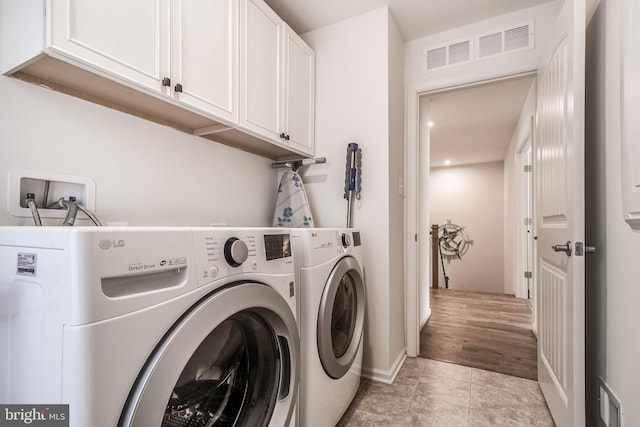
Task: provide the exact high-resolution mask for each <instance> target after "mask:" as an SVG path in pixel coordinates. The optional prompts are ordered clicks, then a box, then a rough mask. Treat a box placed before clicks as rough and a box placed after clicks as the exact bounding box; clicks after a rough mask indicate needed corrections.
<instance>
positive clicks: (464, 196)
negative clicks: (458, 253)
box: [429, 162, 504, 293]
mask: <svg viewBox="0 0 640 427" xmlns="http://www.w3.org/2000/svg"><path fill="white" fill-rule="evenodd" d="M503 180H504V175H503V163H502V162H491V163H478V164H472V165H463V166H453V167H438V168H431V182H430V187H429V192H430V201H431V211H430V217H431V223H432V224H438V225H442V224H446V223H447V221H448V220H451V222H452V223H453V224H456V225H459V226H462V227H465V229H464V231H465V232H466V233H467V235H468V236H469V238H470V239H471V240H473V244H472V245H470V246H469V250H468V251H467V253H466V254H465V255H464V256H463V257H462V260H452V261H451V262H450V263H447V261H446V260H445V262H444V264H445V269H446V273H447V276H449V287H450V288H451V289H462V290H468V291H477V292H495V293H503V292H504V275H503V271H504V260H503V255H504V239H503V232H504V225H503V223H504V221H503V220H504V210H503V201H504V195H503V188H504V181H503ZM439 274H440V277H441V278H442V266H441V265H439ZM440 287H444V280H441V282H440Z"/></svg>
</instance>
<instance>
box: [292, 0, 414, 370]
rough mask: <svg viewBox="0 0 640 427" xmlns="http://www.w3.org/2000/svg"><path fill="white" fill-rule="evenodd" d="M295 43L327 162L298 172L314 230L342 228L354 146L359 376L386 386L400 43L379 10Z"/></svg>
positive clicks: (400, 332) (396, 351)
mask: <svg viewBox="0 0 640 427" xmlns="http://www.w3.org/2000/svg"><path fill="white" fill-rule="evenodd" d="M302 37H303V38H304V39H305V41H306V42H307V43H308V44H309V45H310V46H311V47H312V48H313V49H314V51H315V52H316V144H317V148H316V155H317V156H322V157H326V158H327V164H326V165H318V166H315V167H310V168H308V170H307V171H306V172H305V174H304V176H303V178H304V181H305V183H306V187H305V188H306V190H307V194H308V197H309V203H310V204H311V205H312V207H313V208H314V212H315V218H316V225H317V226H319V227H344V226H345V225H346V208H347V207H346V201H345V200H344V199H343V188H344V171H345V153H346V145H347V144H348V143H350V142H356V143H358V144H359V146H360V148H361V149H362V163H363V166H362V199H361V200H360V201H359V202H358V203H357V204H356V205H355V208H354V212H353V226H354V227H357V228H360V229H361V230H362V240H363V249H364V264H365V265H364V267H365V275H366V282H367V323H366V325H365V342H364V362H363V363H364V366H363V371H364V374H365V375H367V376H370V377H373V378H376V379H379V380H381V381H388V380H390V379H391V378H392V377H393V375H394V373H395V371H396V369H397V368H398V367H399V366H398V365H399V362H400V361H401V360H402V359H401V357H402V355H403V354H404V329H403V325H404V323H403V322H404V305H403V304H404V302H403V301H404V300H403V288H402V286H403V285H404V281H403V277H402V252H401V248H398V246H399V245H400V242H401V239H402V222H401V221H402V217H401V215H399V213H398V212H399V209H401V206H400V207H398V204H401V203H402V202H401V199H400V197H399V196H398V195H397V182H398V177H401V176H402V173H403V172H402V150H403V146H402V133H401V131H402V112H401V108H402V107H401V100H402V93H398V92H400V91H401V90H402V87H401V86H400V84H401V83H400V82H401V79H402V75H403V70H402V60H401V58H400V59H397V57H398V55H402V44H401V39H400V38H399V33H398V30H397V28H395V24H394V23H393V20H392V19H391V18H390V16H389V10H388V8H386V7H384V8H381V9H377V10H375V11H372V12H369V13H366V14H364V15H360V16H357V17H355V18H352V19H349V20H346V21H343V22H341V23H338V24H334V25H331V26H328V27H325V28H322V29H319V30H316V31H312V32H309V33H306V34H303V35H302ZM396 51H399V52H400V53H397V52H396ZM392 61H397V63H393V64H392ZM398 122H399V123H398Z"/></svg>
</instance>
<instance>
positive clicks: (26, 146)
mask: <svg viewBox="0 0 640 427" xmlns="http://www.w3.org/2000/svg"><path fill="white" fill-rule="evenodd" d="M0 92H1V93H2V94H3V95H2V97H1V98H0V153H1V154H0V200H1V202H0V204H1V205H2V206H3V207H2V209H0V224H1V225H24V224H26V225H33V221H32V220H31V219H29V218H24V219H22V218H15V217H13V216H12V215H11V214H9V212H8V211H7V209H6V203H7V201H6V200H7V174H8V171H9V170H10V169H13V168H26V169H35V170H42V171H46V172H58V173H63V174H70V175H78V176H86V177H90V178H92V179H93V180H94V181H95V182H96V214H97V215H98V217H99V218H100V219H101V220H102V221H103V222H104V223H107V222H127V223H128V224H129V225H144V226H146V225H178V226H208V225H210V224H211V223H226V224H227V225H229V226H266V225H269V224H270V223H271V218H272V215H273V209H274V205H275V188H276V180H275V171H274V170H272V169H271V161H270V160H268V159H266V158H262V157H259V156H255V155H253V154H249V153H246V152H243V151H239V150H236V149H233V148H229V147H226V146H223V145H221V144H218V143H215V142H211V141H207V140H204V139H202V138H198V137H195V136H191V135H187V134H185V133H181V132H178V131H176V130H174V129H172V128H169V127H166V126H161V125H158V124H155V123H152V122H148V121H146V120H143V119H139V118H137V117H133V116H129V115H127V114H124V113H120V112H118V111H114V110H110V109H108V108H105V107H102V106H99V105H95V104H92V103H89V102H86V101H82V100H79V99H77V98H73V97H70V96H67V95H63V94H60V93H58V92H53V91H51V90H48V89H44V88H42V87H38V86H35V85H32V84H28V83H24V82H21V81H19V80H15V79H13V78H9V77H4V76H0ZM59 221H60V220H58V221H57V222H56V223H55V224H58V223H59Z"/></svg>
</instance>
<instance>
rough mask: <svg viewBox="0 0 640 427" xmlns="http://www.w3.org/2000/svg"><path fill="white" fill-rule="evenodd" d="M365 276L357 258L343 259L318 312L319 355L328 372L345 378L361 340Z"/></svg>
mask: <svg viewBox="0 0 640 427" xmlns="http://www.w3.org/2000/svg"><path fill="white" fill-rule="evenodd" d="M365 304H366V302H365V289H364V278H363V275H362V270H361V269H360V265H359V264H358V262H357V261H356V259H355V258H353V257H350V256H347V257H344V258H341V259H340V261H339V262H338V263H337V264H336V265H335V266H334V268H333V270H332V271H331V274H330V275H329V279H328V280H327V283H326V285H325V287H324V292H323V294H322V300H321V301H320V311H319V312H318V326H317V327H318V354H319V355H320V361H321V362H322V366H323V367H324V370H325V371H326V373H327V374H328V375H329V376H330V377H332V378H336V379H337V378H342V377H343V376H344V375H345V374H346V373H347V372H349V369H351V365H352V364H353V360H354V359H355V357H356V353H357V352H358V346H359V345H360V340H361V339H362V330H363V325H364V308H365Z"/></svg>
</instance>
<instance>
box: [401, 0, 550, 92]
mask: <svg viewBox="0 0 640 427" xmlns="http://www.w3.org/2000/svg"><path fill="white" fill-rule="evenodd" d="M561 5H562V0H556V1H553V2H548V3H543V4H541V5H539V6H535V7H531V8H528V9H522V10H519V11H517V12H512V13H508V14H505V15H501V16H496V17H495V18H491V19H487V20H484V21H481V22H476V23H474V24H471V25H466V26H463V27H458V28H454V29H451V30H449V31H444V32H441V33H438V34H433V35H430V36H427V37H423V38H420V39H416V40H412V41H409V42H407V43H406V44H405V84H406V85H407V87H409V88H419V89H421V90H429V89H432V88H440V87H446V86H450V85H459V84H461V83H465V82H476V81H480V80H484V79H490V78H495V77H497V76H502V75H510V74H515V73H520V72H523V71H530V70H535V69H537V67H538V63H539V62H540V59H541V55H542V54H543V53H544V52H545V49H544V48H545V46H546V45H547V43H548V41H547V34H548V33H549V29H550V28H551V25H552V24H553V23H554V22H555V19H556V16H557V15H558V11H559V10H560V6H561ZM530 19H533V20H534V27H535V42H534V48H533V49H531V50H525V51H521V52H516V53H513V54H509V55H504V56H499V57H494V58H489V59H484V60H480V61H477V62H474V63H469V64H461V65H457V66H452V67H448V68H446V69H443V70H438V71H431V72H428V73H424V72H423V71H422V65H423V49H425V48H430V47H434V46H438V45H440V44H444V43H448V42H452V41H458V40H461V39H464V38H467V37H471V36H474V35H477V34H481V33H484V32H487V31H493V30H496V29H497V30H499V29H502V28H504V27H506V26H509V25H513V24H520V23H524V22H528V20H530Z"/></svg>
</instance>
